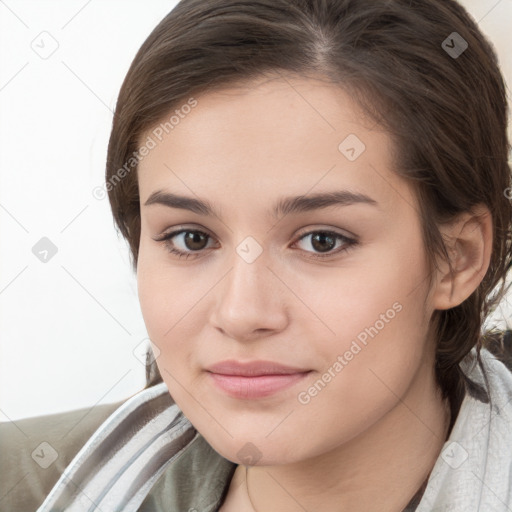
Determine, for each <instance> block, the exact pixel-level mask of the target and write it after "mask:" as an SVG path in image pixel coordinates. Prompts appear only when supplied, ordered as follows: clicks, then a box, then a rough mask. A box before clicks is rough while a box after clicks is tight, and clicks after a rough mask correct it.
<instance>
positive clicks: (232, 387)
mask: <svg viewBox="0 0 512 512" xmlns="http://www.w3.org/2000/svg"><path fill="white" fill-rule="evenodd" d="M209 373H210V375H211V378H212V379H213V382H215V384H216V385H217V386H218V387H219V388H220V389H221V390H222V391H224V392H225V393H227V394H228V395H229V396H232V397H234V398H242V399H244V398H247V399H250V398H264V397H266V396H270V395H273V394H275V393H277V392H278V391H282V390H284V389H286V388H289V387H291V386H293V385H294V384H297V383H298V382H300V381H301V380H303V379H304V377H306V375H308V374H309V373H310V372H304V373H290V374H286V375H261V376H257V377H242V376H240V375H223V374H220V373H211V372H209Z"/></svg>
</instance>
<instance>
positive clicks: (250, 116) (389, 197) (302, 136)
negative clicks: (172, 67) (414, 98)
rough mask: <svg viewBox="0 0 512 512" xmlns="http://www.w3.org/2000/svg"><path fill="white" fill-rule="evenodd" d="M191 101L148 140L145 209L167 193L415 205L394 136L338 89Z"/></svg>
mask: <svg viewBox="0 0 512 512" xmlns="http://www.w3.org/2000/svg"><path fill="white" fill-rule="evenodd" d="M194 99H195V100H196V102H197V104H196V106H195V107H194V108H193V109H186V110H187V112H188V113H186V114H185V113H184V112H183V113H181V115H179V122H178V123H177V124H174V125H173V127H172V129H170V128H169V126H168V125H167V130H165V129H162V127H164V128H165V125H164V124H161V125H160V130H158V126H156V127H153V128H152V129H150V130H148V131H147V132H146V133H145V134H144V135H143V137H141V141H145V140H147V137H151V138H153V139H154V140H155V143H156V144H155V147H154V148H153V149H151V151H150V152H149V154H148V155H147V156H146V157H145V158H144V159H143V160H142V161H141V162H140V164H139V169H138V175H139V187H140V195H141V202H142V201H144V200H145V199H147V198H148V197H149V195H150V194H151V193H153V192H155V191H156V190H166V189H167V190H173V191H179V192H180V193H187V192H188V194H189V195H190V194H191V193H193V194H195V195H197V196H209V197H211V196H212V195H213V196H215V198H216V200H218V201H223V200H224V201H225V200H226V199H228V198H230V199H232V202H235V197H237V196H242V197H244V198H245V203H247V200H250V199H251V198H252V199H255V200H256V199H257V200H258V203H261V202H265V201H267V200H268V201H269V202H273V198H277V197H281V196H282V195H283V194H285V195H292V194H296V195H301V194H308V192H320V191H322V192H323V191H328V190H330V189H335V190H339V189H340V188H343V189H349V190H351V191H353V192H359V193H364V194H367V195H370V196H372V197H376V198H378V199H377V200H378V201H379V203H384V204H386V203H387V204H388V205H389V207H393V208H396V207H397V198H398V199H400V201H401V202H404V201H405V203H408V207H409V208H410V206H411V205H413V203H414V202H415V199H414V196H413V194H412V191H411V189H410V187H409V186H408V185H407V183H406V182H405V181H404V180H403V179H402V178H400V177H399V176H398V175H397V174H396V173H395V172H394V170H393V160H392V151H393V149H394V147H393V143H392V140H391V138H390V136H389V134H388V133H387V132H386V131H384V130H383V129H382V128H381V127H380V126H379V125H376V124H375V122H373V121H372V120H371V119H369V118H368V117H367V116H365V114H364V113H363V112H362V110H361V109H360V108H359V106H358V105H357V103H356V102H355V101H353V100H352V98H351V97H350V95H349V94H348V93H347V92H345V91H344V90H343V89H342V88H340V87H339V86H336V85H333V84H329V83H326V82H323V81H319V80H315V79H306V78H296V77H295V78H292V77H282V78H281V77H280V78H272V79H268V78H267V79H262V80H258V81H253V82H249V83H246V84H244V85H242V86H233V87H230V88H225V89H221V90H219V91H215V92H210V93H206V94H202V95H198V96H197V97H194ZM179 109H180V107H179V106H177V107H176V109H175V110H174V111H173V112H174V113H177V114H179V113H180V112H179ZM176 110H177V111H178V112H176ZM184 111H185V109H184ZM171 115H172V113H170V114H169V116H168V117H170V116H171ZM166 120H167V118H164V119H163V122H162V123H165V121H166ZM155 133H156V134H158V137H157V136H156V135H155Z"/></svg>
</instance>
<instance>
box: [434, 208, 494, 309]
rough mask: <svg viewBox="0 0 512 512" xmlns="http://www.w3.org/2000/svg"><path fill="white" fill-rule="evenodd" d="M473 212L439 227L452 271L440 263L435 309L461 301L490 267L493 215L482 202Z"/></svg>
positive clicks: (445, 307) (444, 262) (479, 281)
mask: <svg viewBox="0 0 512 512" xmlns="http://www.w3.org/2000/svg"><path fill="white" fill-rule="evenodd" d="M473 212H474V213H471V212H465V213H463V214H461V215H460V216H459V217H458V218H457V219H456V220H455V221H453V222H450V223H449V224H446V225H443V226H441V227H440V230H441V233H442V234H443V239H444V240H445V244H446V249H447V252H448V254H449V255H450V260H451V264H452V272H450V268H449V265H448V263H447V262H446V261H442V262H440V265H439V269H438V278H437V282H436V290H435V295H434V302H433V306H434V309H450V308H453V307H455V306H458V305H459V304H461V303H462V302H464V301H465V300H466V299H467V298H468V297H469V296H470V295H471V294H472V293H473V292H474V291H475V290H476V289H477V288H478V286H479V284H480V283H481V281H482V279H483V278H484V276H485V274H486V272H487V269H488V268H489V263H490V259H491V253H492V242H493V234H492V231H493V226H492V216H491V213H490V211H489V209H488V208H487V207H486V206H485V205H478V207H476V208H474V210H473Z"/></svg>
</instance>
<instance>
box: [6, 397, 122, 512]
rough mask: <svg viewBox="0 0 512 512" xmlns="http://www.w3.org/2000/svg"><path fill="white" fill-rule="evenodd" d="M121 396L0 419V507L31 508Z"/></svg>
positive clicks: (32, 508) (38, 503)
mask: <svg viewBox="0 0 512 512" xmlns="http://www.w3.org/2000/svg"><path fill="white" fill-rule="evenodd" d="M122 403H123V401H121V402H116V403H111V404H103V405H96V406H94V407H90V408H83V409H76V410H72V411H65V412H62V413H57V414H49V415H44V416H36V417H32V418H26V419H21V420H16V421H11V422H1V423H0V452H1V457H0V474H1V475H2V478H1V479H0V509H1V510H2V511H4V512H9V511H19V510H36V508H37V507H38V506H39V505H40V504H41V503H42V502H43V500H44V499H45V497H46V495H47V494H48V493H49V491H50V490H51V489H52V487H53V486H54V485H55V483H56V482H57V480H58V479H59V477H60V476H61V474H62V472H63V471H64V469H65V468H66V466H67V465H68V464H69V463H70V462H71V460H72V459H73V457H74V456H75V455H76V454H77V453H78V451H79V450H80V448H81V447H82V446H83V445H84V443H85V442H86V441H87V440H88V439H89V437H90V436H91V435H92V434H93V433H94V431H95V430H96V429H97V428H98V427H99V426H100V425H101V424H102V423H103V421H105V419H106V418H108V417H109V416H110V414H112V412H114V411H115V410H116V409H117V408H118V407H119V406H120V405H121V404H122Z"/></svg>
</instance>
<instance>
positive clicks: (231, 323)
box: [210, 254, 289, 341]
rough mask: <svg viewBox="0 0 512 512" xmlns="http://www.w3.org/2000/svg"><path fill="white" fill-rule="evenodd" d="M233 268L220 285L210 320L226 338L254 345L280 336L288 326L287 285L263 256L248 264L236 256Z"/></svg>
mask: <svg viewBox="0 0 512 512" xmlns="http://www.w3.org/2000/svg"><path fill="white" fill-rule="evenodd" d="M231 261H232V267H231V269H230V270H229V271H228V272H227V274H226V275H225V277H224V278H223V280H222V282H221V283H219V285H218V286H217V287H216V288H217V294H216V296H215V304H214V308H213V312H212V315H211V318H210V321H211V323H212V325H213V326H214V327H215V328H216V329H218V330H220V331H221V332H222V333H223V334H224V335H225V336H228V337H230V338H233V339H236V340H238V341H250V340H254V339H257V338H260V337H262V336H269V335H271V334H274V333H276V332H280V331H282V330H283V329H285V328H286V325H287V324H288V321H289V318H288V309H287V303H286V294H285V292H284V288H285V287H284V285H283V283H282V282H281V281H280V280H279V279H278V278H277V277H276V276H275V271H272V270H271V269H270V268H269V267H268V260H267V259H266V258H265V257H263V255H261V256H260V257H259V258H257V259H256V260H255V261H253V262H252V263H248V262H247V261H245V260H244V259H243V258H241V257H240V256H239V255H238V254H235V256H234V257H233V259H232V260H231Z"/></svg>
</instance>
